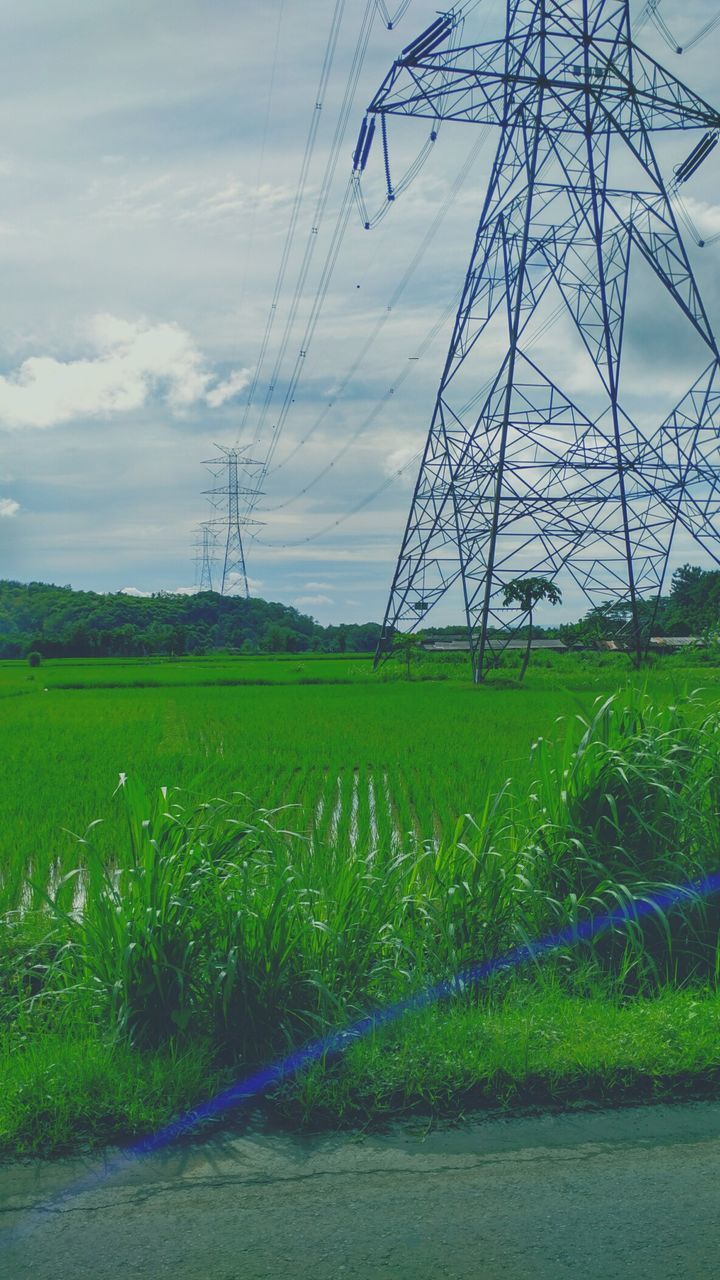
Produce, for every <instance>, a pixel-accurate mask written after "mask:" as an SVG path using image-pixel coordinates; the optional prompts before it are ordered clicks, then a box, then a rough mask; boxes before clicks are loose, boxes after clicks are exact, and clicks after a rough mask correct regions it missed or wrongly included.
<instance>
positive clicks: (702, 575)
mask: <svg viewBox="0 0 720 1280" xmlns="http://www.w3.org/2000/svg"><path fill="white" fill-rule="evenodd" d="M638 612H639V617H640V624H641V627H642V629H643V630H644V631H650V632H651V634H652V635H654V636H697V637H698V638H699V639H706V640H707V639H710V640H714V641H716V642H717V640H718V638H719V635H720V570H718V569H700V568H698V567H697V565H689V564H686V565H683V566H682V568H680V569H676V571H675V573H674V574H673V576H672V580H671V584H670V591H669V593H668V594H667V595H666V596H662V597H661V599H660V600H659V601H657V602H655V601H652V600H643V601H640V603H639V609H638ZM629 618H630V606H629V605H628V604H625V603H623V604H612V605H605V606H604V607H601V608H597V609H591V610H590V612H589V613H587V614H585V617H584V618H581V619H580V621H579V622H573V623H566V624H564V625H562V626H560V627H558V628H557V629H556V630H554V631H548V632H547V633H546V634H550V635H560V636H562V638H563V639H564V640H566V641H568V642H573V641H574V642H580V643H592V641H593V640H594V639H600V638H603V637H614V636H615V635H617V633H618V629H619V628H621V627H622V625H623V624H625V623H627V622H628V621H629ZM533 630H535V628H533Z"/></svg>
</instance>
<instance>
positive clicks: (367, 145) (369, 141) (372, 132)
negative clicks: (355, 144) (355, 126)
mask: <svg viewBox="0 0 720 1280" xmlns="http://www.w3.org/2000/svg"><path fill="white" fill-rule="evenodd" d="M374 137H375V117H374V116H373V118H372V120H371V121H370V128H369V129H368V131H367V135H366V138H365V145H364V147H363V149H362V154H361V156H360V172H361V173H362V171H363V169H364V168H365V165H366V164H367V162H368V156H369V155H370V148H371V146H372V144H373V138H374Z"/></svg>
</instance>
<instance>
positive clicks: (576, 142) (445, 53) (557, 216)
mask: <svg viewBox="0 0 720 1280" xmlns="http://www.w3.org/2000/svg"><path fill="white" fill-rule="evenodd" d="M456 25H457V23H456V19H455V17H454V15H453V14H448V15H444V16H443V17H441V18H439V19H438V20H437V22H436V23H434V24H433V26H432V27H431V28H429V29H428V31H427V32H426V33H424V35H423V36H421V37H419V38H418V40H416V41H414V42H413V44H412V45H410V46H408V48H407V49H406V50H404V52H403V55H402V57H401V58H400V59H399V60H398V61H397V62H396V63H395V64H394V66H393V67H392V69H391V71H390V72H389V74H388V76H387V77H386V79H385V82H384V83H383V85H382V87H381V89H380V90H379V92H378V94H377V95H376V97H375V99H374V100H373V102H372V104H371V106H370V108H369V112H368V118H367V119H366V122H365V124H364V126H363V133H361V138H360V142H359V144H358V150H357V151H356V172H357V171H358V170H359V169H360V168H364V164H365V161H366V160H367V153H368V151H369V141H370V137H371V134H372V131H373V124H374V120H375V118H377V117H380V118H381V124H382V127H383V134H385V130H386V122H385V119H382V117H387V116H390V115H400V116H416V117H425V118H429V119H430V120H433V121H440V120H456V121H465V122H467V123H471V124H484V123H488V122H489V123H492V124H496V125H497V126H499V130H500V137H499V142H498V147H497V152H496V155H495V158H494V162H493V166H492V172H491V177H490V181H489V185H488V189H487V194H486V197H485V201H484V205H483V208H482V213H481V217H480V223H479V226H478V230H477V235H476V238H475V243H474V247H473V251H472V257H471V260H470V265H469V269H468V273H467V278H466V282H465V286H464V290H463V293H462V298H461V302H460V306H459V309H458V312H457V317H456V320H455V325H454V330H453V334H452V340H451V344H450V350H449V352H448V356H447V360H446V363H445V367H444V370H443V374H442V378H441V382H440V387H439V391H438V394H437V400H436V403H435V409H434V413H433V416H432V422H431V426H430V431H429V435H428V440H427V444H426V447H425V452H424V457H423V461H422V465H421V468H420V473H419V476H418V480H417V484H416V487H415V492H414V497H413V501H412V507H411V511H410V516H409V519H408V522H407V527H406V530H405V535H404V538H403V542H402V548H401V551H400V555H399V559H398V564H397V568H396V571H395V576H394V580H393V584H392V589H391V594H390V600H389V604H388V607H387V612H386V616H385V624H384V630H383V638H382V640H381V643H380V648H379V650H378V656H380V655H381V654H382V653H383V652H387V651H388V649H389V648H390V647H391V645H392V637H393V635H394V633H395V632H396V631H397V630H407V629H408V627H411V626H412V625H417V622H418V619H419V618H421V617H423V616H424V615H425V614H426V613H427V612H428V611H429V610H430V609H431V608H432V607H433V606H434V605H435V604H436V603H437V602H438V601H439V600H440V598H441V597H442V596H443V595H444V594H445V593H446V592H447V591H448V589H449V588H450V587H452V586H453V585H454V584H457V582H458V580H460V582H461V585H462V591H463V595H464V605H465V611H466V616H467V626H468V631H469V635H470V642H471V652H472V657H473V666H474V671H475V675H476V678H477V679H482V677H483V675H484V673H485V671H486V670H487V668H488V666H489V665H490V664H491V663H492V662H493V660H494V657H495V655H496V654H497V653H498V652H499V651H500V650H501V649H502V648H503V647H504V646H505V644H506V643H507V641H508V639H509V638H510V637H511V635H512V634H513V631H514V630H516V629H517V627H519V626H521V625H522V624H523V622H524V621H525V615H523V614H521V613H518V612H517V611H513V610H510V609H504V608H503V607H502V590H503V586H504V585H505V584H507V582H508V581H509V580H511V579H513V578H516V577H521V576H527V575H542V576H546V577H548V578H550V579H552V580H557V579H560V580H562V578H563V576H564V578H565V581H568V580H569V579H568V576H567V575H570V577H571V579H572V580H574V582H575V583H576V584H577V585H578V586H579V587H580V588H581V590H582V593H583V595H584V597H585V598H586V600H587V601H589V602H590V604H591V606H596V607H600V608H603V609H605V608H606V609H607V612H608V614H609V616H614V617H615V618H616V619H619V621H618V634H619V635H622V637H623V639H624V643H625V644H626V645H627V647H628V648H629V649H630V651H631V652H632V653H633V654H634V656H635V658H636V659H637V661H640V659H641V657H642V655H643V652H644V650H645V648H646V645H647V642H648V640H649V635H650V628H651V626H652V622H653V619H654V616H655V609H656V608H657V599H658V597H659V594H660V591H661V589H662V586H663V582H664V579H665V574H666V570H667V565H668V558H669V554H670V549H671V546H672V542H673V537H674V535H675V534H676V532H677V531H678V530H679V529H681V528H682V529H684V530H685V531H687V532H689V533H690V534H691V535H692V536H693V537H694V538H695V539H696V540H697V541H698V542H699V543H700V544H701V545H702V546H703V547H704V549H705V550H706V551H707V552H708V553H709V554H710V555H711V556H712V557H713V558H714V559H715V560H716V561H718V562H719V563H720V538H719V536H718V534H719V528H720V526H719V525H718V521H717V517H718V514H719V513H720V484H719V481H718V477H719V475H720V469H719V467H718V463H719V462H720V457H719V449H718V428H720V378H719V376H718V359H719V357H718V347H717V343H716V340H715V337H714V335H713V332H712V329H711V326H710V323H709V320H708V317H707V314H706V311H705V308H704V306H703V303H702V301H701V298H700V293H699V290H698V287H697V284H696V281H695V278H694V275H693V271H692V268H691V265H690V262H689V260H688V257H687V254H686V251H685V248H684V246H683V243H682V240H681V237H680V235H679V232H678V227H677V223H676V219H675V214H674V211H673V207H672V204H671V200H670V194H671V193H672V184H671V187H670V192H669V190H668V186H666V184H665V181H664V180H663V176H662V174H661V172H660V168H659V165H658V162H657V160H656V156H655V152H654V150H653V145H652V135H653V133H654V132H655V131H658V130H677V129H702V130H705V131H706V132H705V135H704V137H703V138H702V139H701V141H700V143H699V144H698V146H697V147H695V149H694V150H693V151H692V152H691V153H690V155H689V156H688V157H687V160H686V161H685V162H684V163H683V164H682V165H680V166H679V167H678V168H677V169H676V171H675V173H676V177H675V179H674V183H677V182H679V181H681V180H684V179H685V178H687V177H689V176H690V174H691V173H693V172H694V170H695V169H696V168H697V166H698V164H699V163H700V162H701V161H702V159H704V158H705V156H706V155H707V154H709V152H710V151H711V150H712V148H713V146H714V145H715V143H716V141H717V136H716V134H715V133H714V131H715V130H716V129H717V128H718V127H719V126H720V115H719V114H718V112H717V111H715V110H714V109H713V108H712V107H710V106H709V105H708V104H707V103H706V102H704V101H703V100H702V99H701V98H699V97H698V96H697V95H696V94H695V93H693V92H692V91H691V90H690V89H688V88H686V87H685V86H684V85H683V84H681V83H680V82H679V81H678V80H676V79H675V78H674V77H673V76H672V75H671V74H670V73H668V72H667V71H665V70H664V69H663V68H662V67H661V66H659V65H658V64H657V63H656V62H655V61H654V60H653V59H652V58H651V57H650V56H649V55H648V54H646V53H644V52H643V51H642V50H640V49H639V48H638V47H637V46H636V45H635V44H634V43H633V41H632V37H631V31H630V15H629V8H628V3H627V0H509V3H508V4H507V16H506V34H505V37H504V38H503V39H501V40H497V41H493V42H487V43H482V44H475V45H468V44H462V43H460V44H459V45H458V44H457V43H456V37H457V32H455V33H454V34H453V32H454V28H455V27H456ZM631 261H632V263H633V270H635V263H640V262H644V264H645V265H646V269H649V270H650V272H651V274H652V275H654V277H655V278H656V279H657V280H658V281H659V282H660V283H661V285H662V286H663V289H662V293H663V297H664V298H665V300H666V304H667V305H668V306H670V307H674V308H675V309H676V312H677V314H678V316H679V317H680V319H681V320H682V322H683V323H685V324H687V325H688V326H690V327H691V329H693V330H694V331H695V334H696V338H697V342H696V345H697V347H698V349H699V350H700V351H701V352H702V353H704V354H702V355H701V356H700V359H699V371H698V377H697V379H696V381H695V382H694V385H693V386H692V387H691V388H690V390H689V391H688V392H687V394H686V395H685V396H684V397H683V398H682V399H681V400H680V402H679V404H677V406H676V407H675V408H674V409H673V410H672V412H671V413H670V414H669V415H668V416H667V417H666V418H665V420H664V421H659V420H653V418H652V414H650V413H648V414H643V413H641V412H638V410H637V408H635V409H633V410H632V411H631V409H630V408H628V405H627V402H626V401H625V398H624V395H623V390H624V383H623V378H622V376H621V357H622V353H623V335H624V328H625V315H626V305H627V303H628V282H629V272H630V267H631ZM633 279H634V277H633ZM633 287H634V285H633ZM555 301H557V302H559V304H560V308H561V309H562V311H563V312H564V314H565V315H566V316H568V317H569V318H570V319H569V324H570V327H571V329H572V334H574V338H573V339H572V341H573V342H574V343H575V344H576V345H577V352H578V358H580V359H582V360H583V361H584V362H585V364H587V366H588V371H589V374H590V381H591V383H592V386H591V390H590V392H589V399H588V404H587V405H586V407H585V408H583V407H581V406H580V404H579V403H577V402H576V400H575V399H573V398H571V396H570V395H569V394H568V393H567V390H566V391H563V390H562V389H561V385H560V383H561V382H562V381H563V380H565V381H567V379H563V377H562V376H560V377H558V376H556V375H555V376H551V375H550V373H549V372H548V369H547V361H546V360H544V361H543V364H544V366H545V367H543V368H541V367H540V365H539V363H537V362H535V361H534V360H533V359H532V358H531V356H530V354H529V350H528V348H529V345H530V342H529V330H530V331H531V330H532V325H531V322H532V321H533V320H535V322H536V324H537V322H538V319H539V318H540V317H541V316H542V314H544V313H543V307H545V308H547V306H548V305H549V304H550V303H553V302H555ZM583 351H584V352H585V353H586V354H585V355H584V356H582V355H581V353H582V352H583ZM561 372H562V370H561ZM577 399H581V397H580V396H578V397H577ZM660 416H661V415H657V417H658V418H659V417H660ZM653 601H654V602H655V604H654V605H653V604H652V603H650V605H648V603H647V602H653Z"/></svg>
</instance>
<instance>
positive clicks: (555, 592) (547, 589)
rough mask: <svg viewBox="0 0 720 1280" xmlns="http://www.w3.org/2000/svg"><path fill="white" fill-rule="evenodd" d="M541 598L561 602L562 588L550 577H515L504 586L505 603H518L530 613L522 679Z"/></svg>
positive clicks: (549, 601)
mask: <svg viewBox="0 0 720 1280" xmlns="http://www.w3.org/2000/svg"><path fill="white" fill-rule="evenodd" d="M541 600H547V602H548V604H560V602H561V600H562V592H561V591H560V588H559V587H556V586H555V583H554V582H550V580H549V579H548V578H532V577H531V578H513V579H512V581H511V582H508V583H506V585H505V586H504V587H503V604H504V605H505V607H506V608H507V607H508V606H509V605H513V604H517V605H519V606H520V608H521V610H522V612H523V613H526V614H527V615H528V638H527V645H526V647H525V653H524V654H523V660H522V666H521V668H520V679H521V680H522V679H524V676H525V672H526V671H527V667H528V662H529V661H530V647H531V645H532V630H533V609H534V608H535V606H536V605H537V604H539V603H540V601H541Z"/></svg>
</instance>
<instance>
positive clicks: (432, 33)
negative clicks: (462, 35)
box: [400, 18, 454, 62]
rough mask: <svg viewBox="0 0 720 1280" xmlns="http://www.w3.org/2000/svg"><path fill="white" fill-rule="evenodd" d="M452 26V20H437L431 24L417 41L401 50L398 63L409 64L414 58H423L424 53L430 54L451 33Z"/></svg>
mask: <svg viewBox="0 0 720 1280" xmlns="http://www.w3.org/2000/svg"><path fill="white" fill-rule="evenodd" d="M453 26H454V19H453V18H438V19H437V21H436V22H433V24H432V26H431V27H428V29H427V31H425V32H423V34H422V35H421V36H418V38H417V40H413V42H412V44H409V45H408V47H407V49H403V52H402V58H401V59H400V61H401V62H411V61H414V60H415V59H416V58H421V57H423V56H424V54H426V53H430V51H431V50H432V49H434V48H435V46H436V45H438V44H440V43H441V41H442V40H444V39H445V36H446V35H447V34H448V32H449V31H452V29H453Z"/></svg>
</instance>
